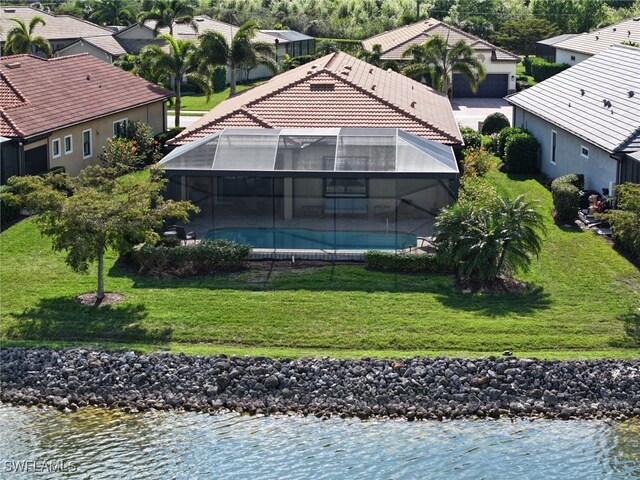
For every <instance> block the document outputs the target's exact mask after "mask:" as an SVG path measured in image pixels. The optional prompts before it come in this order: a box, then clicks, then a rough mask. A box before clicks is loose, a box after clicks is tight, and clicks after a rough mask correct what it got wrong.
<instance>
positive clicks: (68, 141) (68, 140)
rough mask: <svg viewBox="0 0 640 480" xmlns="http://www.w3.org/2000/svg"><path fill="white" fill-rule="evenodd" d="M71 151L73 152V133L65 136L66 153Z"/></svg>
mask: <svg viewBox="0 0 640 480" xmlns="http://www.w3.org/2000/svg"><path fill="white" fill-rule="evenodd" d="M70 153H73V135H67V136H66V137H64V154H65V155H68V154H70Z"/></svg>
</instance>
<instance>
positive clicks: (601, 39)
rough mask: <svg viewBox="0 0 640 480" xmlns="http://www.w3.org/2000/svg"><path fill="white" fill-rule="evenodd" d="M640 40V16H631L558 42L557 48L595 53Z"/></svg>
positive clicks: (589, 53) (588, 53)
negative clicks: (625, 42)
mask: <svg viewBox="0 0 640 480" xmlns="http://www.w3.org/2000/svg"><path fill="white" fill-rule="evenodd" d="M625 40H626V41H631V42H640V17H635V18H630V19H628V20H624V21H622V22H620V23H616V24H615V25H609V26H608V27H604V28H600V29H599V30H594V31H593V32H587V33H582V34H580V35H575V36H573V37H572V38H570V39H568V40H564V41H562V42H558V43H556V44H555V45H554V46H555V47H556V49H558V48H559V49H561V50H568V51H571V52H577V53H584V54H587V55H595V54H596V53H600V52H602V51H604V50H606V49H607V48H609V47H611V46H613V45H617V44H620V43H622V42H624V41H625Z"/></svg>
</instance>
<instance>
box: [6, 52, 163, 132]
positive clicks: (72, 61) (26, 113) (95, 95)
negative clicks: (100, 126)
mask: <svg viewBox="0 0 640 480" xmlns="http://www.w3.org/2000/svg"><path fill="white" fill-rule="evenodd" d="M170 96H172V92H170V91H169V90H166V89H164V88H162V87H159V86H157V85H155V84H153V83H150V82H147V81H146V80H144V79H142V78H140V77H136V76H134V75H131V74H130V73H127V72H125V71H124V70H121V69H119V68H117V67H114V66H112V65H109V64H107V63H105V62H103V61H102V60H98V59H97V58H95V57H93V56H91V55H89V54H82V55H70V56H65V57H60V58H52V59H49V60H46V59H43V58H40V57H36V56H33V55H15V56H11V57H0V111H1V112H2V119H3V121H2V122H0V135H2V136H5V137H16V136H19V137H22V138H26V137H30V136H33V135H37V134H40V133H45V132H49V131H51V130H56V129H59V128H62V127H65V126H69V125H74V124H77V123H82V122H85V121H88V120H91V119H93V118H96V117H101V116H105V115H110V114H112V113H117V112H121V111H123V110H128V109H130V108H134V107H136V106H140V105H146V104H148V103H153V102H158V101H163V100H164V99H167V98H169V97H170Z"/></svg>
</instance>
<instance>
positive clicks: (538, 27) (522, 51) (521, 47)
mask: <svg viewBox="0 0 640 480" xmlns="http://www.w3.org/2000/svg"><path fill="white" fill-rule="evenodd" d="M560 33H561V32H560V29H559V28H558V27H557V26H556V25H555V24H553V23H551V22H549V21H548V20H544V19H541V18H534V17H526V18H523V19H521V20H508V21H506V22H504V23H503V24H502V27H501V28H500V30H498V31H497V32H496V34H495V35H494V36H493V41H494V42H495V43H496V45H499V46H501V47H503V48H506V49H507V50H509V51H511V52H513V53H517V54H519V55H535V53H536V42H539V41H540V40H544V39H545V38H551V37H555V36H556V35H560Z"/></svg>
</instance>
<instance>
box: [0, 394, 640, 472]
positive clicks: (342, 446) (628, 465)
mask: <svg viewBox="0 0 640 480" xmlns="http://www.w3.org/2000/svg"><path fill="white" fill-rule="evenodd" d="M0 432H1V434H2V440H1V444H0V459H1V461H2V465H1V466H0V471H1V472H2V474H1V475H0V477H1V478H11V479H14V478H16V479H17V478H20V479H22V478H30V479H31V478H92V479H125V478H144V479H156V478H158V479H168V478H180V479H182V478H184V479H195V478H205V479H212V478H214V479H215V478H221V479H271V478H274V479H280V478H287V479H298V478H300V479H307V478H312V479H314V480H318V479H347V478H348V479H378V478H380V479H392V478H393V479H410V478H416V479H430V478H434V479H435V478H437V479H448V478H451V479H482V478H486V479H555V478H558V479H560V478H561V479H580V480H582V479H633V478H640V421H638V420H632V421H627V422H624V423H614V424H611V425H609V424H607V423H604V422H596V421H591V422H589V421H568V422H562V421H547V420H544V421H543V420H537V421H534V422H530V421H528V420H526V421H522V420H518V421H516V422H514V423H512V422H511V421H509V420H499V421H460V420H456V421H447V422H433V421H429V422H415V423H410V422H406V421H360V420H356V419H348V420H340V419H335V420H327V421H322V420H318V419H316V418H297V417H241V416H237V415H231V414H230V415H220V416H210V415H206V414H194V413H172V412H147V413H143V414H126V413H123V412H121V411H115V410H101V409H84V410H81V411H78V412H74V413H70V414H62V413H59V412H57V411H55V410H42V409H35V408H31V409H28V408H23V407H12V406H8V405H2V404H0ZM29 461H30V462H33V463H31V464H24V463H23V464H19V463H18V462H29ZM20 465H22V467H21V466H20ZM20 468H22V469H30V470H31V472H30V473H24V474H20V473H15V472H10V470H15V469H20ZM36 468H38V469H40V470H45V471H46V470H47V469H48V468H49V469H56V468H57V469H58V470H62V469H65V470H67V472H66V473H64V472H57V473H42V472H41V473H33V470H34V469H36Z"/></svg>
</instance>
